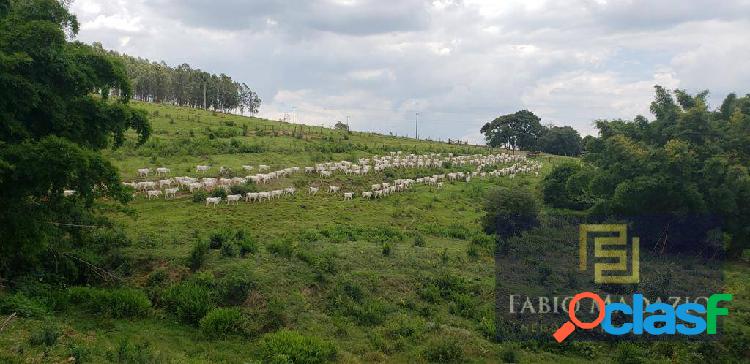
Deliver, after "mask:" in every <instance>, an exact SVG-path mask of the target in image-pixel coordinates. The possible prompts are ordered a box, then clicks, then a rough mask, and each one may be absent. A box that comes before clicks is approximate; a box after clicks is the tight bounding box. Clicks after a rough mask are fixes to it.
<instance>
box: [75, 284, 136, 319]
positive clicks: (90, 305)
mask: <svg viewBox="0 0 750 364" xmlns="http://www.w3.org/2000/svg"><path fill="white" fill-rule="evenodd" d="M68 297H69V300H70V303H73V304H75V305H76V306H77V307H80V308H81V309H83V310H86V311H89V312H93V313H97V314H102V315H107V316H110V317H114V318H128V317H143V316H145V315H146V314H147V313H148V311H149V309H150V308H151V301H150V300H149V299H148V296H146V294H145V293H144V292H142V291H140V290H137V289H132V288H118V289H109V290H107V289H100V288H91V287H73V288H70V289H68Z"/></svg>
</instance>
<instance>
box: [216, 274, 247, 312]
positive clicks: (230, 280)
mask: <svg viewBox="0 0 750 364" xmlns="http://www.w3.org/2000/svg"><path fill="white" fill-rule="evenodd" d="M216 286H217V287H216V289H217V291H218V292H217V293H218V295H219V297H220V298H221V302H222V303H223V304H225V305H239V304H242V303H243V302H245V299H246V298H247V294H248V293H249V292H250V290H251V289H253V288H255V282H254V281H253V279H252V276H251V275H250V274H249V273H247V272H245V271H240V270H237V271H233V272H230V273H228V274H226V275H225V276H224V277H222V278H221V279H219V281H218V282H217V283H216Z"/></svg>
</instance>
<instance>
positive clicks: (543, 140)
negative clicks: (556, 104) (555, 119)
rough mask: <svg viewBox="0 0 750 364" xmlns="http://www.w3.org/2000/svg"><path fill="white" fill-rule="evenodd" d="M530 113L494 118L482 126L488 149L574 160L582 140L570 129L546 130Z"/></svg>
mask: <svg viewBox="0 0 750 364" xmlns="http://www.w3.org/2000/svg"><path fill="white" fill-rule="evenodd" d="M541 120H542V119H540V118H539V117H538V116H536V115H535V114H534V113H533V112H531V111H528V110H521V111H518V112H515V113H513V114H507V115H502V116H499V117H497V118H496V119H495V120H492V121H490V122H488V123H486V124H484V126H482V129H481V130H480V132H481V133H482V134H484V137H485V140H486V142H487V145H489V146H491V147H495V148H497V147H504V148H510V149H521V150H527V151H541V152H545V153H550V154H557V155H568V156H577V155H580V154H581V151H582V149H583V139H581V135H580V134H578V131H576V130H575V129H573V128H572V127H570V126H555V125H549V126H545V125H542V124H541Z"/></svg>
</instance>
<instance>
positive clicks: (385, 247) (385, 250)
mask: <svg viewBox="0 0 750 364" xmlns="http://www.w3.org/2000/svg"><path fill="white" fill-rule="evenodd" d="M390 255H391V244H389V243H383V256H384V257H387V256H390Z"/></svg>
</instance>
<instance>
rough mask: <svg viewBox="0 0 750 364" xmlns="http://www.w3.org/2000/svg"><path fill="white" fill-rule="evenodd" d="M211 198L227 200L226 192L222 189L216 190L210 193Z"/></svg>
mask: <svg viewBox="0 0 750 364" xmlns="http://www.w3.org/2000/svg"><path fill="white" fill-rule="evenodd" d="M211 197H221V199H222V200H226V199H227V191H226V190H225V189H223V188H216V189H214V190H213V191H211Z"/></svg>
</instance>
